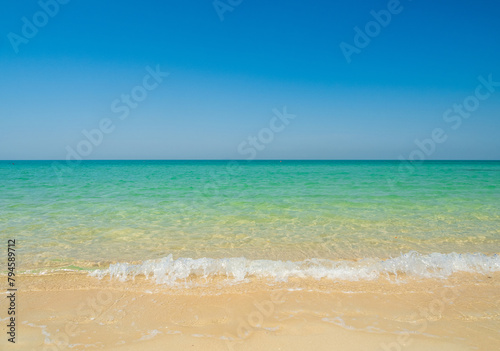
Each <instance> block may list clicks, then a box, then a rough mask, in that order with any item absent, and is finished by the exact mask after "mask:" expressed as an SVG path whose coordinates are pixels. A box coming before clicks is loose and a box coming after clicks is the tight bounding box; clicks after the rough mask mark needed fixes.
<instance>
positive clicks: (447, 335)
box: [0, 273, 500, 351]
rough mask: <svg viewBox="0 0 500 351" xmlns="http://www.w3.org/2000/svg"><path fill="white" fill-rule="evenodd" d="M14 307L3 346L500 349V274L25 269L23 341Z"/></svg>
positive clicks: (20, 312)
mask: <svg viewBox="0 0 500 351" xmlns="http://www.w3.org/2000/svg"><path fill="white" fill-rule="evenodd" d="M7 308H8V299H2V301H1V303H0V311H1V314H0V316H2V318H3V319H2V321H1V323H2V329H1V330H2V335H3V336H2V338H1V340H0V349H1V350H27V351H30V350H117V351H118V350H120V351H121V350H124V351H125V350H203V351H208V350H301V351H302V350H391V351H397V350H499V349H500V273H495V274H492V275H489V276H486V275H484V276H483V275H470V274H455V275H453V276H452V277H451V278H449V279H446V280H431V279H426V280H411V279H408V280H406V281H400V282H394V281H393V282H388V281H387V280H386V279H383V278H381V279H380V280H378V281H370V282H331V281H326V280H322V281H316V280H290V281H288V282H286V283H273V284H270V282H264V281H252V282H247V283H242V284H238V285H234V286H225V285H224V284H222V281H221V282H220V284H218V283H217V282H211V284H209V285H208V287H197V288H168V287H162V286H158V285H155V284H154V283H153V282H151V281H149V280H146V279H144V278H139V279H136V280H135V281H128V282H119V281H116V280H115V281H111V280H109V278H104V279H102V280H99V279H97V278H94V277H89V276H87V275H86V274H78V273H57V274H46V275H22V276H21V277H18V292H17V306H16V308H17V315H16V343H15V344H12V343H9V342H8V341H7V338H8V335H7V326H6V324H7V319H5V317H6V313H5V311H6V310H7Z"/></svg>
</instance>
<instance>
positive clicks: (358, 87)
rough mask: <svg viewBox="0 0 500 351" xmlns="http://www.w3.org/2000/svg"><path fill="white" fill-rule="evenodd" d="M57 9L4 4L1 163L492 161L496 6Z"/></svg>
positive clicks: (114, 5)
mask: <svg viewBox="0 0 500 351" xmlns="http://www.w3.org/2000/svg"><path fill="white" fill-rule="evenodd" d="M55 1H56V0H41V1H40V2H37V1H7V2H4V3H3V4H2V11H1V14H0V34H1V38H2V40H1V41H0V79H1V81H0V159H64V158H66V157H68V153H69V152H70V151H68V150H73V151H74V152H76V153H78V156H79V157H82V158H84V159H128V158H131V159H245V158H248V157H252V158H256V159H398V158H401V157H402V158H405V159H408V158H409V157H410V156H411V155H412V156H411V157H413V158H420V157H421V156H422V155H423V156H424V157H425V159H500V137H499V135H500V133H499V129H500V128H499V127H500V20H499V18H500V2H498V1H495V0H491V1H484V0H478V1H457V0H454V1H452V0H446V1H435V0H413V1H409V0H401V1H400V3H399V5H398V4H397V2H396V1H394V0H392V1H375V0H371V1H342V2H340V1H326V0H323V1H269V0H266V1H264V0H252V1H250V0H243V1H239V0H220V1H218V2H216V3H215V5H214V2H213V1H212V0H197V1H189V0H182V1H169V0H142V1H125V2H118V1H102V0H100V1H96V0H85V1H83V0H71V1H68V0H64V1H63V0H60V2H61V3H64V4H60V3H56V2H55ZM55 4H58V5H57V6H56V5H55ZM372 10H373V11H375V15H374V14H373V12H372V13H371V11H372ZM40 11H43V12H42V13H40ZM381 11H382V12H381ZM387 14H390V19H389V18H388V16H387ZM375 17H378V22H371V21H377V19H376V18H375ZM355 27H357V28H358V29H355ZM367 32H369V34H370V35H368V34H367ZM359 33H361V34H359ZM356 35H357V38H355V36H356ZM355 39H357V40H355ZM346 48H347V49H346ZM343 50H344V51H346V50H347V51H346V52H347V53H346V54H345V55H344V53H343ZM16 51H17V52H16ZM348 61H349V62H348ZM147 67H150V69H149V70H153V71H154V70H156V69H157V68H158V69H159V70H160V71H161V72H169V75H168V76H159V77H158V76H157V78H158V80H157V81H155V80H154V79H153V77H151V78H148V76H147V75H148V74H150V73H149V72H148V68H147ZM162 75H163V74H162ZM479 77H483V80H482V81H481V79H478V78H479ZM488 80H489V81H490V83H488ZM143 82H145V83H143ZM482 82H483V83H482ZM484 82H486V85H487V86H486V85H485V83H484ZM496 82H498V83H496ZM144 84H146V85H147V87H148V89H150V90H146V89H145V88H144ZM480 84H481V87H479V88H478V85H480ZM134 89H135V90H134ZM132 92H134V93H135V95H134V96H135V97H136V98H137V99H138V100H137V101H136V100H134V97H132V100H128V102H126V101H125V100H123V99H124V96H125V98H126V95H131V93H132ZM144 92H146V96H145V95H144ZM478 94H479V95H478ZM139 100H140V101H139ZM127 104H132V105H133V106H134V108H132V107H131V105H127ZM454 105H455V107H456V108H457V109H460V108H461V110H457V111H461V112H457V111H453V109H454ZM459 105H464V106H465V107H464V106H462V107H460V106H459ZM112 106H114V107H112ZM284 106H286V111H287V113H288V114H292V115H294V116H295V118H293V119H292V118H290V119H287V120H285V121H286V123H287V124H284V123H283V121H282V120H280V119H277V118H276V115H275V113H274V112H273V109H277V110H278V111H280V112H282V111H283V108H284ZM457 106H458V107H457ZM127 109H128V110H129V111H128V113H127V116H126V118H124V119H120V116H123V115H124V114H125V111H126V110H127ZM449 109H451V111H449ZM120 111H121V112H120ZM443 115H444V118H443ZM271 125H272V126H273V128H274V131H273V130H271V129H270V126H271ZM102 126H104V128H102V129H105V130H106V131H107V132H108V133H103V132H99V133H101V134H102V138H101V137H100V136H99V133H97V134H95V133H94V134H92V132H91V131H92V130H93V129H96V128H100V127H102ZM266 128H267V129H266ZM85 130H86V131H88V132H89V133H90V135H93V137H94V139H93V141H92V140H90V141H89V139H92V137H90V138H89V137H88V136H85V135H84V134H85V133H84V132H83V131H85ZM110 130H112V131H110ZM436 130H437V132H436ZM270 131H271V133H269V132H270ZM89 133H87V134H89ZM433 133H434V136H435V139H436V140H437V141H439V142H437V141H432V142H430V141H429V140H430V139H429V138H432V135H433ZM443 133H444V134H443ZM443 135H444V136H443ZM249 137H255V139H253V140H254V141H253V142H252V141H251V139H248V138H249ZM416 139H417V140H419V141H421V142H422V143H423V144H422V143H420V144H421V146H420V147H419V146H418V145H417V144H418V143H415V140H416ZM425 139H429V140H427V143H426V142H424V141H423V140H425ZM91 141H92V142H93V144H90V142H91ZM89 145H90V146H91V147H90V149H89ZM422 145H423V146H422ZM251 150H253V152H252V151H251ZM412 153H413V154H412Z"/></svg>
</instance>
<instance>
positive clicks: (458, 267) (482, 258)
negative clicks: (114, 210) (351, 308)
mask: <svg viewBox="0 0 500 351" xmlns="http://www.w3.org/2000/svg"><path fill="white" fill-rule="evenodd" d="M497 271H500V256H499V255H498V254H495V255H492V256H487V255H484V254H481V253H465V254H458V253H449V254H442V253H432V254H428V255H422V254H419V253H417V252H409V253H406V254H402V255H401V256H399V257H395V258H389V259H385V260H382V259H377V258H364V259H360V260H358V261H347V260H339V261H334V260H327V259H316V258H313V259H307V260H304V261H297V262H292V261H272V260H249V259H246V258H244V257H233V258H221V259H214V258H198V259H193V258H178V259H175V260H174V258H173V256H172V255H168V256H167V257H164V258H162V259H159V260H148V261H144V262H143V263H142V264H129V263H115V264H112V265H110V266H109V268H107V269H103V270H95V271H93V272H91V273H90V275H91V276H94V277H98V278H103V277H105V276H109V277H110V278H115V279H119V280H121V281H126V280H130V279H134V278H135V277H136V276H138V275H144V276H145V277H146V278H147V279H154V281H155V282H156V283H157V284H166V285H170V286H173V285H176V284H178V283H185V282H186V281H187V280H188V279H193V278H194V279H196V278H205V279H209V278H215V277H219V278H224V279H226V280H227V281H228V282H230V283H238V282H243V281H245V280H247V279H249V278H252V277H255V278H265V279H272V280H275V281H287V279H289V278H314V279H329V280H333V281H342V280H346V281H358V280H375V279H378V278H380V277H388V278H390V277H396V278H397V277H398V276H400V275H404V276H409V277H415V278H447V277H449V276H450V275H452V274H453V273H457V272H469V273H478V274H488V273H493V272H497Z"/></svg>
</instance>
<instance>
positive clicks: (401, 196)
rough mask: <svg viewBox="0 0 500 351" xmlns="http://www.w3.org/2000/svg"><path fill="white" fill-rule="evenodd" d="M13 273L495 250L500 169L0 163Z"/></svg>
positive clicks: (3, 223) (1, 223) (0, 198)
mask: <svg viewBox="0 0 500 351" xmlns="http://www.w3.org/2000/svg"><path fill="white" fill-rule="evenodd" d="M0 230H1V234H0V237H1V239H2V242H5V243H6V242H7V239H15V240H16V243H17V249H18V256H19V260H20V264H21V269H32V268H36V267H67V266H74V267H82V268H91V267H95V266H97V265H99V266H104V267H106V266H107V265H109V264H110V263H112V262H142V261H144V260H150V259H160V258H163V257H167V256H168V255H170V254H172V257H173V259H176V258H179V257H189V258H193V259H197V258H203V257H205V258H208V259H212V258H216V259H218V258H229V257H245V258H246V259H250V260H262V259H266V260H273V261H279V260H292V261H303V260H306V259H310V258H320V259H328V260H333V261H335V260H358V259H361V258H367V257H378V258H389V257H398V256H400V255H401V254H404V253H408V252H410V251H416V252H418V253H420V254H422V255H428V254H431V253H435V252H437V253H441V254H449V253H452V252H457V253H482V254H485V255H489V256H491V255H493V254H496V253H499V252H500V162H493V161H491V162H475V161H474V162H473V161H467V162H462V161H460V162H458V161H454V162H451V161H450V162H444V161H443V162H441V161H440V162H438V161H436V162H425V163H418V164H413V165H409V164H404V163H401V162H398V161H282V162H281V161H252V162H245V161H83V162H80V163H78V164H76V163H74V162H73V164H69V165H68V166H66V162H64V161H60V162H58V163H57V164H54V162H53V161H1V162H0Z"/></svg>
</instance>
